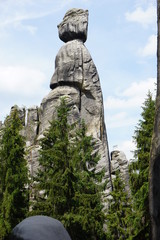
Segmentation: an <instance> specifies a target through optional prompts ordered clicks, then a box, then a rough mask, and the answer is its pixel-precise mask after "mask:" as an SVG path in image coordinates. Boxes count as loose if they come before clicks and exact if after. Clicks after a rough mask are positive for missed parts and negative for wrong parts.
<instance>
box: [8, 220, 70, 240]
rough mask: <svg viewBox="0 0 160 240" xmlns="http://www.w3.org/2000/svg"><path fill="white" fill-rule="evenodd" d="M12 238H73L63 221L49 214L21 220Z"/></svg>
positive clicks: (13, 239)
mask: <svg viewBox="0 0 160 240" xmlns="http://www.w3.org/2000/svg"><path fill="white" fill-rule="evenodd" d="M10 239H11V240H71V238H70V237H69V234H68V232H67V231H66V229H65V228H64V226H63V225H62V223H61V222H59V221H58V220H56V219H54V218H51V217H47V216H33V217H29V218H26V219H24V220H23V221H22V222H20V223H19V224H18V225H17V226H16V227H15V228H14V229H13V230H12V233H11V238H10Z"/></svg>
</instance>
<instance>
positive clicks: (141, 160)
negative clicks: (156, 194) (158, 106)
mask: <svg viewBox="0 0 160 240" xmlns="http://www.w3.org/2000/svg"><path fill="white" fill-rule="evenodd" d="M141 116H142V119H141V120H139V123H138V125H137V127H136V130H135V135H134V137H133V138H134V141H135V144H136V150H135V152H134V156H135V160H134V161H133V162H132V163H131V164H130V166H129V172H130V187H131V192H132V199H133V219H132V220H133V226H134V234H133V235H134V237H133V239H139V240H141V239H146V240H147V239H150V237H149V235H150V216H149V180H148V176H149V158H150V147H151V138H152V133H153V126H154V116H155V101H154V100H153V99H152V95H151V93H150V92H149V93H148V95H147V98H146V100H145V102H144V104H143V106H142V113H141Z"/></svg>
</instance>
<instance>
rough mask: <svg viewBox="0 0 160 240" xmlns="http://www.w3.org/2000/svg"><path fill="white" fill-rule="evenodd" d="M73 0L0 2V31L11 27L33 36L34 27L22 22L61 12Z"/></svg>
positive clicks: (12, 0)
mask: <svg viewBox="0 0 160 240" xmlns="http://www.w3.org/2000/svg"><path fill="white" fill-rule="evenodd" d="M72 1H73V0H68V1H65V0H63V1H61V2H59V1H58V0H55V1H50V0H46V1H44V0H23V1H20V0H8V1H0V9H1V14H0V29H1V30H4V29H7V27H9V26H11V27H13V28H15V29H19V30H27V31H28V32H29V33H31V34H34V33H35V31H36V26H34V25H28V24H27V23H26V22H25V23H24V20H25V21H27V20H33V19H38V18H42V17H45V16H48V15H51V14H53V13H54V12H56V11H59V10H61V9H62V8H64V7H65V6H66V5H68V4H70V3H71V2H72Z"/></svg>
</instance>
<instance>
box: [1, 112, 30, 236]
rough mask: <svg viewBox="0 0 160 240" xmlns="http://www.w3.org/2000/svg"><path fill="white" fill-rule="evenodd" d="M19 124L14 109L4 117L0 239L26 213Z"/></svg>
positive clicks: (25, 166) (25, 172)
mask: <svg viewBox="0 0 160 240" xmlns="http://www.w3.org/2000/svg"><path fill="white" fill-rule="evenodd" d="M21 129H22V123H21V120H20V119H19V116H18V111H17V110H16V109H15V110H14V111H13V112H12V113H11V115H10V116H9V117H7V118H6V120H5V126H4V128H3V134H2V139H1V142H0V239H5V238H6V237H7V236H8V234H9V233H10V231H11V229H12V228H13V227H14V226H15V225H16V224H17V223H19V222H20V221H21V220H22V219H24V218H25V216H26V213H27V212H28V190H27V188H26V186H27V183H28V169H27V162H26V160H25V158H24V155H25V142H24V140H23V137H22V136H21V135H20V130H21Z"/></svg>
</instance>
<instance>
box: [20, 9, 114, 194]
mask: <svg viewBox="0 0 160 240" xmlns="http://www.w3.org/2000/svg"><path fill="white" fill-rule="evenodd" d="M87 27H88V11H84V10H82V9H72V10H70V11H68V12H67V13H66V15H65V17H64V19H63V22H62V23H61V24H60V25H59V36H60V39H62V40H63V41H64V42H66V43H65V44H64V46H62V47H61V49H60V50H59V52H58V54H57V56H56V61H55V72H54V74H53V76H52V79H51V83H50V87H51V91H50V92H49V93H48V95H47V96H46V97H44V99H43V100H42V103H41V105H40V107H32V108H30V109H28V110H23V111H22V113H23V114H21V115H22V116H23V118H24V124H25V126H24V128H23V131H22V134H23V135H24V136H25V138H26V143H27V150H28V156H27V160H28V163H29V168H30V172H31V175H34V174H35V172H36V169H37V167H38V163H37V159H38V151H39V140H40V139H41V138H42V137H43V134H44V131H45V130H46V129H47V128H48V127H49V125H50V123H49V121H51V120H52V119H53V118H55V117H56V107H57V106H58V105H59V103H60V98H61V97H66V101H67V105H68V106H69V107H70V109H71V111H70V114H69V122H70V123H73V122H75V121H76V122H77V121H78V122H81V120H82V119H84V120H85V123H86V125H87V129H88V132H87V134H88V135H91V134H92V135H93V137H94V139H95V140H96V146H95V151H97V152H98V153H99V154H100V156H101V158H100V161H99V163H98V166H97V171H99V170H101V169H102V168H104V169H105V177H104V179H103V181H105V180H106V179H107V189H106V191H105V192H104V193H105V198H107V197H108V196H109V193H110V190H111V178H110V160H109V150H108V142H107V135H106V128H105V123H104V109H103V97H102V91H101V86H100V80H99V76H98V72H97V69H96V66H95V64H94V62H93V60H92V57H91V55H90V53H89V51H88V50H87V48H86V47H85V45H84V41H85V40H86V38H87Z"/></svg>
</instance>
